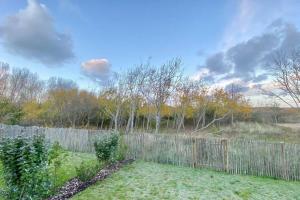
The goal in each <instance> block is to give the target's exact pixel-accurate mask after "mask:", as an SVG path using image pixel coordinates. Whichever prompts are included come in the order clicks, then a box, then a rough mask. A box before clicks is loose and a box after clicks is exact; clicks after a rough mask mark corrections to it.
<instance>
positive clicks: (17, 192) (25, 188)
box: [0, 136, 51, 199]
mask: <svg viewBox="0 0 300 200" xmlns="http://www.w3.org/2000/svg"><path fill="white" fill-rule="evenodd" d="M0 160H1V162H2V164H3V172H4V179H5V183H6V186H7V191H6V193H5V195H6V198H7V199H42V198H44V197H46V196H47V195H48V194H49V192H50V188H51V181H50V178H49V173H48V149H47V146H46V144H45V140H44V137H43V136H34V137H33V138H31V139H29V138H23V137H17V138H14V139H4V140H3V141H1V143H0Z"/></svg>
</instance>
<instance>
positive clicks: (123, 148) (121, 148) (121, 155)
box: [116, 136, 128, 160]
mask: <svg viewBox="0 0 300 200" xmlns="http://www.w3.org/2000/svg"><path fill="white" fill-rule="evenodd" d="M127 152H128V145H127V144H126V143H125V141H124V137H123V136H120V137H119V141H118V149H117V151H116V159H117V160H124V159H125V158H126V154H127Z"/></svg>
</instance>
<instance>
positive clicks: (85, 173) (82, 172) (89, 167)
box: [76, 161, 101, 182]
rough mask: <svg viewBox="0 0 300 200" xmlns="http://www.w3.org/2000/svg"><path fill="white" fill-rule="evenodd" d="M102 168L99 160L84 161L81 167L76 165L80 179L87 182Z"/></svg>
mask: <svg viewBox="0 0 300 200" xmlns="http://www.w3.org/2000/svg"><path fill="white" fill-rule="evenodd" d="M100 169H101V165H100V164H99V163H98V162H92V161H90V162H82V163H81V164H80V166H79V167H76V174H77V178H79V180H81V181H83V182H85V181H88V180H90V179H92V178H93V177H94V176H96V174H97V173H98V172H99V170H100Z"/></svg>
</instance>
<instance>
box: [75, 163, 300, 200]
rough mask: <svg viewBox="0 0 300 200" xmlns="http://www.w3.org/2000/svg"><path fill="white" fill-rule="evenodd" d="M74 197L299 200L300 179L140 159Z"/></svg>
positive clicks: (94, 199)
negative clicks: (240, 173)
mask: <svg viewBox="0 0 300 200" xmlns="http://www.w3.org/2000/svg"><path fill="white" fill-rule="evenodd" d="M73 199H74V200H87V199H93V200H97V199H105V200H109V199H149V200H150V199H151V200H152V199H172V200H173V199H205V200H207V199H214V200H218V199H220V200H225V199H228V200H235V199H236V200H238V199H262V200H265V199H273V200H276V199H278V200H282V199H286V200H288V199H291V200H292V199H296V200H297V199H300V182H287V181H283V180H274V179H270V178H261V177H252V176H241V175H229V174H224V173H220V172H214V171H210V170H206V169H191V168H185V167H175V166H171V165H162V164H155V163H147V162H141V161H139V162H135V163H134V164H132V165H130V166H126V167H125V168H123V169H121V170H120V171H119V172H117V173H115V174H114V175H112V177H110V178H108V179H106V180H104V181H102V182H99V183H98V184H96V185H94V186H92V187H90V188H88V189H87V190H85V191H83V192H81V193H80V194H78V195H77V196H75V197H74V198H73Z"/></svg>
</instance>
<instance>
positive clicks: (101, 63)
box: [81, 58, 112, 83]
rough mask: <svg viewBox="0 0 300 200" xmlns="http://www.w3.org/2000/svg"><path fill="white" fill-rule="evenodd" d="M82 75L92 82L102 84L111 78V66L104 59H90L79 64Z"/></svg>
mask: <svg viewBox="0 0 300 200" xmlns="http://www.w3.org/2000/svg"><path fill="white" fill-rule="evenodd" d="M81 70H82V73H83V74H84V75H85V76H87V77H88V78H90V79H92V80H93V81H96V82H100V83H103V82H104V81H106V80H108V79H109V77H110V76H111V74H112V72H111V64H110V63H109V61H108V60H107V59H106V58H96V59H90V60H88V61H85V62H83V63H81Z"/></svg>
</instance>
